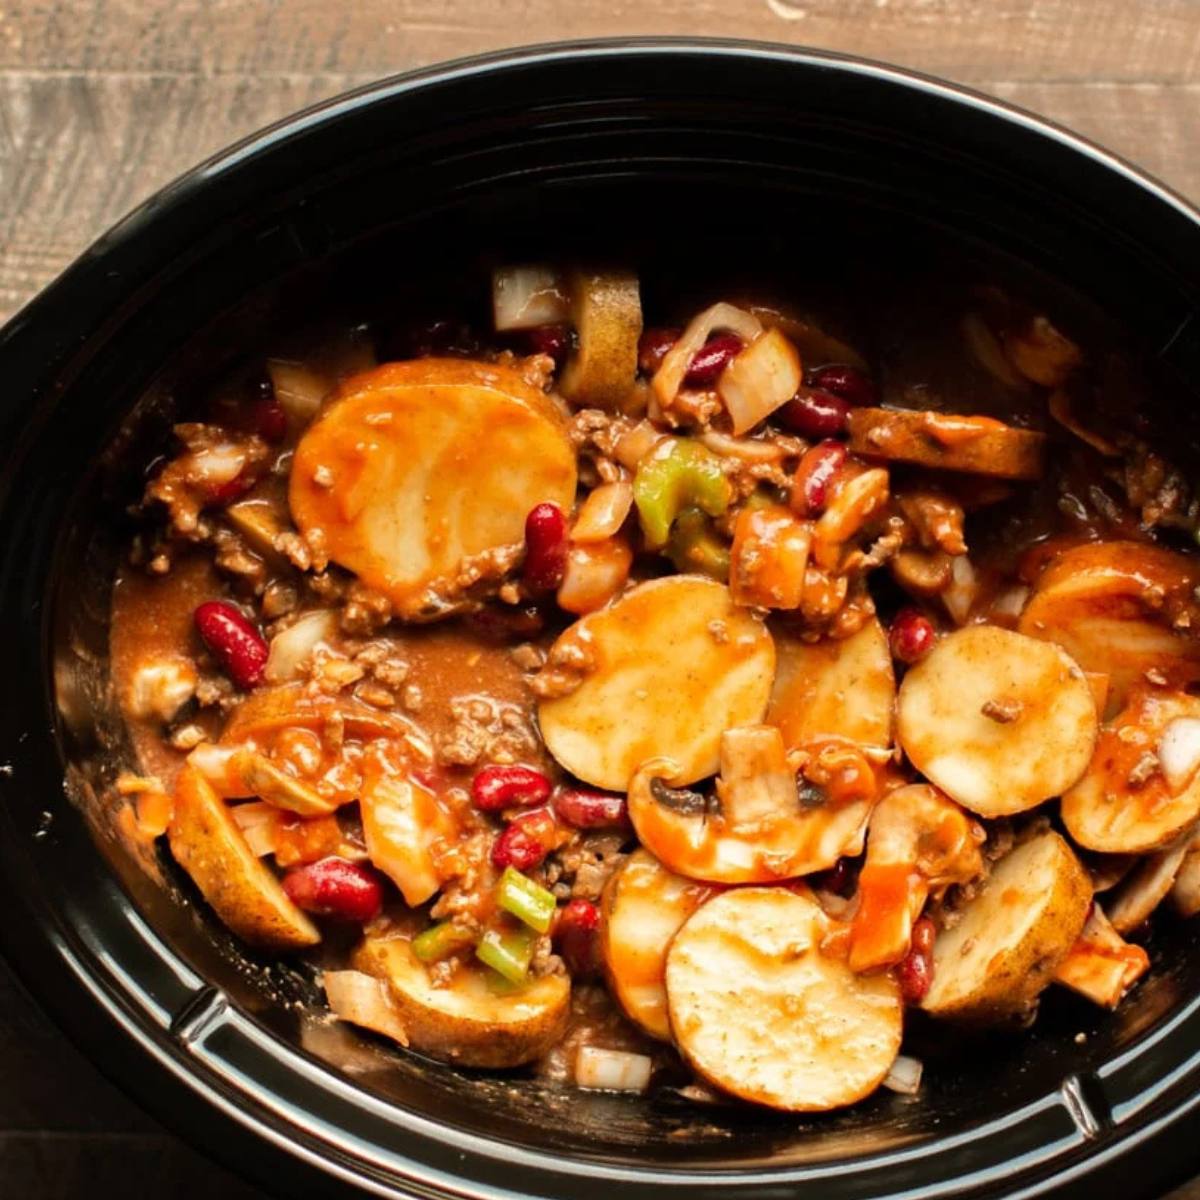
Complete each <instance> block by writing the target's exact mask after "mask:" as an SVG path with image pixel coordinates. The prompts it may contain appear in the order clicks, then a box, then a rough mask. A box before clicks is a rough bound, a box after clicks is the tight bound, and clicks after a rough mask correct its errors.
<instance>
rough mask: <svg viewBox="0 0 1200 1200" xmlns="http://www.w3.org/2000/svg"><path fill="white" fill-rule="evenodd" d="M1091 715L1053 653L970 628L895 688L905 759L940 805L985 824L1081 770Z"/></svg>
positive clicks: (1062, 786)
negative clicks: (942, 798) (944, 802)
mask: <svg viewBox="0 0 1200 1200" xmlns="http://www.w3.org/2000/svg"><path fill="white" fill-rule="evenodd" d="M1096 728H1097V720H1096V706H1095V702H1094V701H1093V699H1092V691H1091V688H1090V687H1089V686H1088V683H1087V680H1086V679H1085V678H1084V676H1083V672H1082V671H1081V670H1080V669H1079V667H1078V666H1077V665H1076V664H1075V663H1074V662H1073V661H1072V660H1071V658H1069V657H1068V656H1067V655H1066V654H1065V653H1064V652H1063V651H1062V650H1061V649H1059V648H1058V647H1057V646H1055V645H1053V644H1051V643H1049V642H1039V641H1037V640H1036V639H1034V638H1029V637H1024V636H1023V635H1022V634H1019V633H1013V632H1011V631H1010V630H1007V629H997V628H995V627H994V626H989V625H972V626H968V627H966V628H964V629H960V630H958V631H957V632H955V633H952V634H950V635H949V636H948V637H946V638H943V639H942V641H940V642H939V643H938V644H937V645H936V646H935V647H934V649H933V651H932V652H931V653H930V654H929V655H928V657H927V658H925V659H924V660H923V661H922V662H920V663H918V664H917V665H916V666H915V667H913V668H912V669H911V670H910V671H909V672H908V674H907V675H906V676H905V678H904V682H903V684H901V686H900V698H899V705H898V713H897V733H898V736H899V740H900V745H901V746H902V747H903V748H904V753H905V754H906V755H908V757H909V759H910V760H911V762H912V764H913V765H914V766H915V767H916V768H917V770H918V771H920V772H921V773H922V774H924V775H925V776H927V777H928V778H929V779H930V780H932V781H933V782H934V783H936V784H937V786H938V787H940V788H941V789H942V791H944V792H945V793H946V794H947V795H948V796H950V797H951V798H952V799H954V800H957V801H958V802H959V804H962V805H964V806H965V807H966V808H969V809H970V810H971V811H972V812H975V813H978V814H979V815H980V816H984V817H1000V816H1005V815H1007V814H1009V813H1018V812H1024V811H1025V810H1026V809H1029V808H1033V807H1034V806H1035V805H1037V804H1041V803H1042V801H1043V800H1048V799H1049V798H1050V797H1051V796H1057V795H1060V794H1061V793H1062V792H1064V791H1065V790H1066V789H1067V788H1069V787H1070V786H1071V785H1072V784H1073V783H1075V781H1076V780H1077V779H1079V777H1080V776H1081V775H1082V774H1083V773H1084V771H1085V770H1086V769H1087V765H1088V762H1089V761H1090V760H1091V757H1092V751H1093V749H1094V747H1095V744H1096Z"/></svg>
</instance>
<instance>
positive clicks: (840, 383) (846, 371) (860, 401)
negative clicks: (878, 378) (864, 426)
mask: <svg viewBox="0 0 1200 1200" xmlns="http://www.w3.org/2000/svg"><path fill="white" fill-rule="evenodd" d="M805 382H806V383H808V385H809V386H810V387H814V388H818V389H820V390H821V391H822V392H829V393H830V395H833V396H839V397H841V399H843V400H845V401H846V402H847V403H848V404H853V405H855V407H858V406H860V405H872V404H874V403H875V402H876V400H877V393H876V391H875V385H874V384H873V383H872V382H871V381H870V380H869V379H868V378H867V377H866V376H865V375H864V374H863V373H862V372H861V371H860V370H858V369H857V368H856V367H847V366H843V365H842V364H841V363H831V364H830V365H829V366H827V367H818V368H817V369H816V370H815V371H810V372H808V373H807V378H806V380H805Z"/></svg>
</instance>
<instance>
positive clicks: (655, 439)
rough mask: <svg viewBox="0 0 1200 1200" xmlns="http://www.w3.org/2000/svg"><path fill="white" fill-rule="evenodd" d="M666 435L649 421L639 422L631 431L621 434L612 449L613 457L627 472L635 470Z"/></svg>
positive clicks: (664, 439)
mask: <svg viewBox="0 0 1200 1200" xmlns="http://www.w3.org/2000/svg"><path fill="white" fill-rule="evenodd" d="M666 437H667V435H666V434H665V433H663V432H662V430H660V429H659V428H657V426H655V425H654V424H653V423H652V422H650V421H639V422H638V423H637V424H636V425H635V426H634V427H633V428H632V429H630V430H628V431H627V432H626V433H623V434H621V436H620V438H619V439H618V440H617V444H616V446H615V447H614V448H613V457H614V458H615V459H616V460H617V462H619V463H620V464H621V466H623V467H625V468H626V469H627V470H630V471H633V470H636V469H637V465H638V463H640V462H641V461H642V459H643V458H645V457H646V455H647V454H650V453H652V452H653V450H654V448H655V447H656V446H657V445H658V444H659V443H660V442H663V441H666Z"/></svg>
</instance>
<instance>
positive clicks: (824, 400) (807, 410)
mask: <svg viewBox="0 0 1200 1200" xmlns="http://www.w3.org/2000/svg"><path fill="white" fill-rule="evenodd" d="M849 414H850V405H849V404H847V403H846V401H845V400H843V399H842V398H841V397H840V396H835V395H833V393H832V392H822V391H817V390H816V389H814V388H808V387H802V388H801V389H800V390H799V391H798V392H797V393H796V394H795V396H793V397H792V399H790V400H789V401H788V402H787V403H786V404H785V405H784V406H783V407H782V408H781V409H779V411H778V414H777V415H778V419H779V421H780V422H781V423H782V424H783V425H785V426H786V427H787V428H788V429H790V430H791V431H792V432H793V433H798V434H799V435H800V436H801V437H806V438H830V437H836V436H837V435H838V434H839V433H845V432H846V418H847V417H848V416H849Z"/></svg>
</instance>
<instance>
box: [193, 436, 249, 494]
mask: <svg viewBox="0 0 1200 1200" xmlns="http://www.w3.org/2000/svg"><path fill="white" fill-rule="evenodd" d="M245 465H246V454H245V451H243V450H242V449H240V448H239V447H237V446H233V445H230V444H228V443H227V442H221V443H220V444H218V445H216V446H208V447H206V448H205V449H203V450H197V451H196V452H195V453H194V454H193V455H192V456H191V471H190V472H189V474H190V475H191V478H193V479H194V480H195V481H196V482H197V483H203V484H204V486H205V487H209V488H218V487H220V486H221V485H222V484H226V483H232V482H233V481H234V480H235V479H236V478H237V477H238V476H239V475H240V474H241V473H242V468H243V467H244V466H245Z"/></svg>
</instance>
